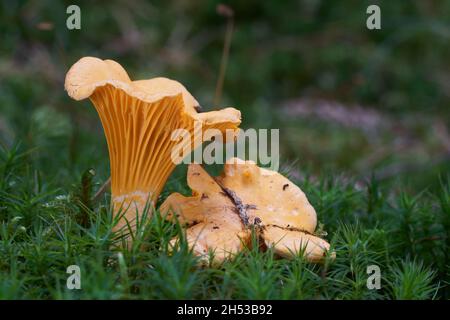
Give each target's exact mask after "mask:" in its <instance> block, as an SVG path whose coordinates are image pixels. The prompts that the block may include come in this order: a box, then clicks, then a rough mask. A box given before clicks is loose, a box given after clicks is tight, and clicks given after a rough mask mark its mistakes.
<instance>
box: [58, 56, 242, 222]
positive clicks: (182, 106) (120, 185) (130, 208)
mask: <svg viewBox="0 0 450 320" xmlns="http://www.w3.org/2000/svg"><path fill="white" fill-rule="evenodd" d="M65 89H66V90H67V92H68V94H69V96H70V97H72V98H73V99H75V100H82V99H85V98H89V99H90V100H91V101H92V103H93V105H94V107H95V108H96V110H97V113H98V115H99V117H100V120H101V123H102V126H103V129H104V132H105V136H106V140H107V143H108V150H109V157H110V167H111V191H112V204H113V207H114V212H115V213H116V214H117V213H119V212H121V213H122V212H124V216H123V218H122V219H120V220H119V222H118V224H117V226H116V230H118V229H121V228H123V227H124V226H126V225H127V222H128V223H129V224H130V225H131V226H133V225H134V221H135V219H136V214H138V215H140V214H142V212H143V210H144V208H145V206H146V205H148V204H150V205H154V204H155V202H156V200H157V198H158V196H159V194H160V192H161V190H162V188H163V186H164V184H165V182H166V181H167V178H168V177H169V175H170V173H171V172H172V171H173V169H174V167H175V165H176V164H175V163H174V161H173V160H172V158H171V153H172V152H173V150H174V148H179V149H183V147H185V145H183V143H184V144H192V145H193V144H194V137H196V138H195V139H196V140H198V137H200V138H201V133H200V130H202V129H203V130H205V129H209V128H216V129H219V130H220V132H221V133H225V131H226V129H232V130H237V127H238V126H239V124H240V112H239V111H238V110H236V109H234V108H226V109H223V110H220V111H212V112H205V113H197V111H196V108H197V107H198V102H197V101H196V100H195V99H194V97H193V96H192V95H191V94H190V93H189V92H188V91H187V90H186V88H185V87H184V86H183V85H182V84H180V83H179V82H177V81H174V80H170V79H167V78H153V79H150V80H139V81H131V80H130V78H129V76H128V74H127V73H126V71H125V70H124V69H123V68H122V66H120V64H118V63H117V62H115V61H112V60H101V59H98V58H93V57H84V58H82V59H80V60H79V61H78V62H76V63H75V64H74V65H73V66H72V67H71V68H70V70H69V71H68V73H67V75H66V80H65ZM198 124H200V126H199V125H198ZM176 129H185V130H186V132H189V134H190V136H191V139H190V140H188V139H186V140H184V139H183V141H179V140H176V139H173V137H172V134H173V132H174V131H175V130H176ZM199 133H200V134H199ZM188 147H192V146H188Z"/></svg>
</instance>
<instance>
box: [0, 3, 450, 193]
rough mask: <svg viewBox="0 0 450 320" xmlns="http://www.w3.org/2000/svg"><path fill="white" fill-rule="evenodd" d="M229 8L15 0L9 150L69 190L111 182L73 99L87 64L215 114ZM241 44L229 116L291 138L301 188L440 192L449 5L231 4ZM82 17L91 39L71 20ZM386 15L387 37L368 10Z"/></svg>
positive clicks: (89, 121) (447, 108)
mask: <svg viewBox="0 0 450 320" xmlns="http://www.w3.org/2000/svg"><path fill="white" fill-rule="evenodd" d="M219 3H221V2H219V1H184V0H183V1H133V0H130V1H108V2H106V1H2V2H1V6H0V37H1V41H0V142H1V144H2V145H3V146H4V147H7V148H9V147H11V146H13V145H15V144H17V143H18V142H20V143H21V148H23V149H24V150H30V149H31V150H32V152H31V153H30V155H29V159H28V160H29V161H30V162H32V163H33V166H34V167H35V168H38V169H39V171H40V172H41V174H42V175H44V178H45V179H47V180H48V182H50V183H52V184H53V185H57V186H60V187H62V188H65V187H67V186H68V185H70V184H71V183H73V181H75V179H76V180H77V181H78V180H79V177H80V175H81V172H83V171H84V170H86V169H87V168H89V167H93V168H95V169H96V171H97V177H96V179H99V181H102V180H104V179H106V177H107V176H108V175H109V173H108V161H107V159H108V156H107V148H106V142H105V139H104V136H103V132H102V129H101V124H100V121H99V120H98V118H97V115H96V114H95V110H94V109H93V107H92V106H91V105H90V102H89V101H83V102H75V101H73V100H71V99H70V98H69V97H68V96H67V94H66V93H65V92H64V76H65V73H66V72H67V70H68V69H69V67H70V66H71V65H72V64H73V63H75V62H76V61H77V60H78V59H79V58H81V57H83V56H97V57H100V58H104V59H106V58H109V59H114V60H116V61H118V62H119V63H121V64H122V65H123V66H124V68H125V69H126V70H127V71H128V73H129V74H130V76H131V78H132V79H145V78H151V77H155V76H165V77H170V78H174V79H176V80H179V81H180V82H182V83H183V84H184V85H185V86H186V87H187V88H188V89H189V90H190V91H191V92H192V94H193V95H194V96H195V97H196V98H197V99H198V100H199V101H200V103H201V104H202V106H203V107H204V108H205V109H206V110H209V109H212V108H213V107H214V106H213V99H214V91H215V86H216V81H217V78H218V74H219V66H220V60H221V56H222V48H223V45H224V38H225V29H226V24H227V20H226V18H225V17H223V16H220V15H218V14H217V12H216V6H217V5H218V4H219ZM222 3H225V4H227V5H228V6H230V7H231V8H232V9H233V10H234V26H235V28H234V33H233V38H232V43H231V51H230V57H229V62H228V68H227V71H226V77H225V82H224V91H223V96H222V100H221V103H220V105H221V106H234V107H236V108H238V109H240V110H241V111H242V114H243V124H242V127H243V128H250V127H254V128H279V129H280V140H281V141H280V143H281V163H282V166H284V168H293V167H295V168H300V171H297V170H290V171H291V174H292V175H294V176H295V175H296V176H295V178H297V179H302V172H308V174H310V175H311V177H312V178H314V177H315V176H319V175H323V174H327V173H330V174H334V175H340V176H342V177H343V178H344V179H345V178H346V177H356V180H357V181H361V182H363V181H364V180H365V179H367V178H369V177H371V176H372V175H374V176H375V177H376V178H377V179H379V180H380V181H383V182H385V183H389V184H391V185H392V186H394V190H395V188H398V189H402V190H406V191H414V192H416V191H421V190H423V189H425V188H428V189H429V190H433V189H434V188H437V186H438V184H439V177H441V179H444V180H446V179H448V175H449V172H450V161H449V160H450V130H449V125H450V96H449V94H450V60H449V56H450V46H449V41H450V14H449V13H450V1H440V0H439V1H438V0H436V1H351V0H345V1H321V0H302V1H283V2H280V1H256V0H248V1H229V2H228V1H223V2H222ZM70 4H77V5H78V6H80V8H81V30H68V29H67V28H66V19H67V17H68V14H66V8H67V6H69V5H70ZM370 4H378V5H379V6H380V7H381V26H382V29H381V30H368V29H367V28H366V19H367V17H368V15H367V14H366V8H367V7H368V5H370Z"/></svg>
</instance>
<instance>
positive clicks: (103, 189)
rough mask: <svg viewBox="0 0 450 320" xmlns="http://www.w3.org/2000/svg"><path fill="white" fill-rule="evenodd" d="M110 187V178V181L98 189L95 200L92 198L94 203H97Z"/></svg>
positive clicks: (109, 179)
mask: <svg viewBox="0 0 450 320" xmlns="http://www.w3.org/2000/svg"><path fill="white" fill-rule="evenodd" d="M110 186H111V177H109V178H108V180H106V182H105V183H104V184H103V185H102V186H101V187H100V189H98V191H97V192H96V193H95V195H94V198H92V201H93V202H97V201H98V200H99V199H100V197H101V196H102V195H103V194H104V193H105V192H106V190H108V188H109V187H110Z"/></svg>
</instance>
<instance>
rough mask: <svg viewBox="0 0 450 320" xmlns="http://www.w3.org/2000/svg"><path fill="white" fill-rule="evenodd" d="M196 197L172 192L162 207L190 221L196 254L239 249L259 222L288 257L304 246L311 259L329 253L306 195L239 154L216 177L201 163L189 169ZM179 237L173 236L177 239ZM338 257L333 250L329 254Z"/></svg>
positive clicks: (218, 257)
mask: <svg viewBox="0 0 450 320" xmlns="http://www.w3.org/2000/svg"><path fill="white" fill-rule="evenodd" d="M187 179H188V185H189V187H190V188H191V189H192V197H185V196H183V195H181V194H179V193H174V194H171V195H170V196H169V197H168V198H167V199H166V201H165V202H164V203H163V204H162V206H161V208H160V210H161V212H163V213H167V217H168V218H169V219H170V218H173V214H176V215H177V217H178V219H179V221H180V223H183V224H187V225H188V227H189V228H188V229H187V231H186V236H187V241H188V244H189V246H190V247H191V248H192V249H193V252H194V253H195V254H196V255H198V256H200V257H201V258H203V259H208V257H209V252H210V251H213V252H214V259H215V262H221V261H223V260H224V259H227V258H229V257H230V256H232V255H233V254H235V253H237V252H239V251H240V250H241V249H242V247H243V246H244V245H245V244H246V243H248V241H249V238H250V235H251V233H250V231H249V228H248V227H249V226H250V225H255V226H257V230H259V231H260V232H261V237H262V238H263V239H264V241H265V243H266V245H267V246H268V247H273V248H274V250H275V252H276V253H277V254H279V255H281V256H284V257H291V256H292V255H293V254H297V253H299V252H300V251H301V250H303V251H302V252H303V253H304V254H305V256H306V258H307V259H308V260H309V261H312V262H317V261H320V260H322V259H323V258H324V256H326V252H327V251H328V250H329V248H330V245H329V244H328V243H327V242H326V241H325V240H323V239H321V238H319V237H317V236H315V235H314V234H313V232H314V231H315V228H316V223H317V218H316V212H315V210H314V208H313V207H312V206H311V205H310V204H309V202H308V199H306V196H305V194H304V193H303V192H302V191H301V190H300V188H298V187H297V186H296V185H295V184H293V183H292V182H291V181H289V180H288V179H287V178H285V177H283V176H282V175H281V174H279V173H277V172H274V171H271V170H268V169H264V168H260V167H258V166H257V165H256V164H255V163H254V162H252V161H243V160H240V159H237V158H233V159H230V160H229V161H227V163H226V164H225V167H224V173H223V174H222V175H221V176H219V177H215V178H212V177H211V176H209V174H208V173H207V172H206V171H205V170H204V169H203V168H202V167H201V166H200V165H198V164H192V165H190V166H189V170H188V178H187ZM176 240H177V239H173V241H176ZM331 256H332V257H333V256H334V253H332V254H331Z"/></svg>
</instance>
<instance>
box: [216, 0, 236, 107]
mask: <svg viewBox="0 0 450 320" xmlns="http://www.w3.org/2000/svg"><path fill="white" fill-rule="evenodd" d="M216 11H217V13H218V14H219V15H221V16H223V17H225V18H226V19H227V30H226V33H225V43H224V45H223V50H222V58H221V60H220V71H219V78H218V79H217V84H216V92H215V94H214V103H213V105H214V106H215V107H217V106H218V105H219V103H220V99H221V97H222V90H223V82H224V80H225V72H226V70H227V65H228V56H229V54H230V46H231V39H232V37H233V28H234V12H233V9H231V8H230V7H229V6H226V5H224V4H219V5H218V6H217V8H216Z"/></svg>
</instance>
